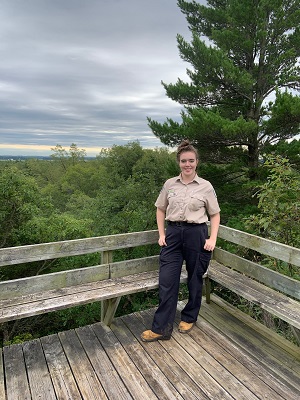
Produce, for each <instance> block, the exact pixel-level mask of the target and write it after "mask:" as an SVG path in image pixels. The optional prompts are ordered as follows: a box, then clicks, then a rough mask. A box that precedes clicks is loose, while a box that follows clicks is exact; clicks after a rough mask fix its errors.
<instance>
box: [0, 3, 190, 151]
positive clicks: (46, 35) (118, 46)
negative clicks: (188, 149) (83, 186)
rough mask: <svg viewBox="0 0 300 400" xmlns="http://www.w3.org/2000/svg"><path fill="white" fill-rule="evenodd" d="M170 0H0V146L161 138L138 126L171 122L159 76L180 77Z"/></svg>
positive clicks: (177, 17)
mask: <svg viewBox="0 0 300 400" xmlns="http://www.w3.org/2000/svg"><path fill="white" fill-rule="evenodd" d="M177 33H179V34H181V35H183V36H184V38H185V39H186V40H190V33H189V30H188V25H187V22H186V19H185V16H184V15H183V14H182V13H181V11H180V9H179V7H178V6H177V1H176V0H0V60H1V61H0V138H1V140H0V154H24V155H38V154H40V155H48V154H51V150H50V148H51V147H55V146H56V145H57V144H60V145H62V146H63V147H66V148H69V146H70V145H71V144H72V143H75V144H76V145H77V146H78V147H79V148H84V149H86V150H87V153H88V155H95V154H98V153H99V151H100V148H101V147H110V146H112V145H125V144H127V143H128V142H129V141H134V140H139V142H140V144H141V146H142V147H144V148H148V147H161V146H163V145H162V143H161V142H160V141H159V140H158V139H157V138H156V137H155V136H154V135H153V133H152V132H151V131H150V129H149V127H148V125H147V116H149V117H152V118H154V119H155V120H158V121H160V122H163V121H165V119H166V118H167V117H171V118H174V119H176V120H178V121H180V110H181V106H180V105H179V104H177V103H176V102H173V101H172V100H171V99H169V98H168V97H167V96H166V94H165V91H164V88H163V87H162V85H161V80H163V81H164V82H166V83H175V82H176V81H177V78H178V77H181V78H182V79H184V80H186V81H187V80H188V78H187V76H186V68H188V67H190V65H188V64H186V63H185V62H184V61H183V60H182V59H181V58H180V56H179V52H178V48H177V41H176V35H177Z"/></svg>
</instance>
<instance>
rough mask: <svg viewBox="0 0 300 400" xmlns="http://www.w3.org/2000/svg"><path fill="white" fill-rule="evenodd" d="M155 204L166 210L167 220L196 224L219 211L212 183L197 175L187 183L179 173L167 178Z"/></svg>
mask: <svg viewBox="0 0 300 400" xmlns="http://www.w3.org/2000/svg"><path fill="white" fill-rule="evenodd" d="M155 206H156V207H157V208H160V209H162V210H164V211H165V212H166V220H168V221H186V222H190V223H197V224H201V223H203V222H207V221H208V216H209V215H213V214H217V213H219V212H220V207H219V204H218V200H217V195H216V192H215V191H214V188H213V186H212V184H211V183H210V182H209V181H207V180H205V179H202V178H200V177H199V176H198V175H196V176H195V178H194V180H193V181H192V182H190V183H188V184H186V183H184V182H183V181H182V180H181V175H179V176H177V177H174V178H170V179H168V180H167V181H166V182H165V184H164V186H163V188H162V190H161V192H160V194H159V196H158V198H157V200H156V202H155Z"/></svg>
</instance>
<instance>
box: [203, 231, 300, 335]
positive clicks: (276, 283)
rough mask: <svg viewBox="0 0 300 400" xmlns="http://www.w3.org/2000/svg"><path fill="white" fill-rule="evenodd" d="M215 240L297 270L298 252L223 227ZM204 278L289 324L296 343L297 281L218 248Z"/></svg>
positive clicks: (299, 321) (299, 318)
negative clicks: (243, 248) (221, 240)
mask: <svg viewBox="0 0 300 400" xmlns="http://www.w3.org/2000/svg"><path fill="white" fill-rule="evenodd" d="M218 237H219V238H222V239H225V240H227V241H230V242H231V243H235V244H238V245H240V246H243V247H246V248H248V249H252V250H255V251H257V252H259V253H260V254H264V255H267V256H271V257H274V258H276V259H279V260H281V261H284V262H286V263H290V264H293V265H295V266H297V267H298V268H299V267H300V249H297V248H293V247H291V246H287V245H284V244H281V243H277V242H274V241H271V240H268V239H264V238H260V237H258V236H254V235H250V234H247V233H245V232H241V231H237V230H235V229H232V228H228V227H224V226H221V227H220V230H219V235H218ZM208 277H209V280H211V281H214V282H217V283H218V284H220V285H222V286H223V287H225V288H227V289H229V290H231V291H232V292H234V293H236V294H238V295H239V296H241V297H243V298H244V299H247V300H249V301H250V302H252V303H254V304H257V305H259V306H260V307H261V308H262V309H263V310H266V311H267V312H269V313H270V314H272V315H274V316H276V317H278V318H280V319H281V320H283V321H285V322H287V323H288V324H290V326H291V329H292V331H293V333H294V336H295V337H296V340H297V341H298V343H300V303H299V300H300V281H299V280H296V279H293V278H290V277H288V276H285V275H283V274H280V273H278V272H276V271H273V270H271V269H269V268H266V267H264V266H262V265H260V264H258V263H255V262H252V261H249V260H247V259H245V258H242V257H239V256H237V255H235V254H232V253H230V252H228V251H225V250H222V249H220V248H216V249H215V250H214V255H213V260H212V261H211V264H210V267H209V272H208ZM208 293H210V291H208ZM208 301H209V295H208Z"/></svg>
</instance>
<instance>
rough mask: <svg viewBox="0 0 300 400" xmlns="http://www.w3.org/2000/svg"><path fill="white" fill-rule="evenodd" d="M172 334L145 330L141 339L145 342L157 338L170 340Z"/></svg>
mask: <svg viewBox="0 0 300 400" xmlns="http://www.w3.org/2000/svg"><path fill="white" fill-rule="evenodd" d="M170 338H171V336H164V335H160V334H159V333H155V332H152V331H151V330H149V331H144V332H143V333H142V334H141V339H142V341H143V342H155V341H156V340H169V339H170Z"/></svg>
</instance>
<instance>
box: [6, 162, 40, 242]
mask: <svg viewBox="0 0 300 400" xmlns="http://www.w3.org/2000/svg"><path fill="white" fill-rule="evenodd" d="M44 206H45V204H44V201H43V199H42V197H41V195H40V192H39V188H38V186H37V184H36V182H35V180H34V178H31V177H28V176H26V175H24V174H23V173H22V172H21V171H19V170H18V169H17V168H16V167H7V168H5V169H4V170H2V171H1V173H0V225H1V233H0V247H11V246H17V245H19V244H25V243H24V242H21V243H20V238H19V236H20V229H21V228H22V227H23V226H24V225H26V223H27V222H28V221H29V220H30V219H32V218H33V217H34V216H35V215H37V214H39V213H40V210H41V208H43V207H44Z"/></svg>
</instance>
